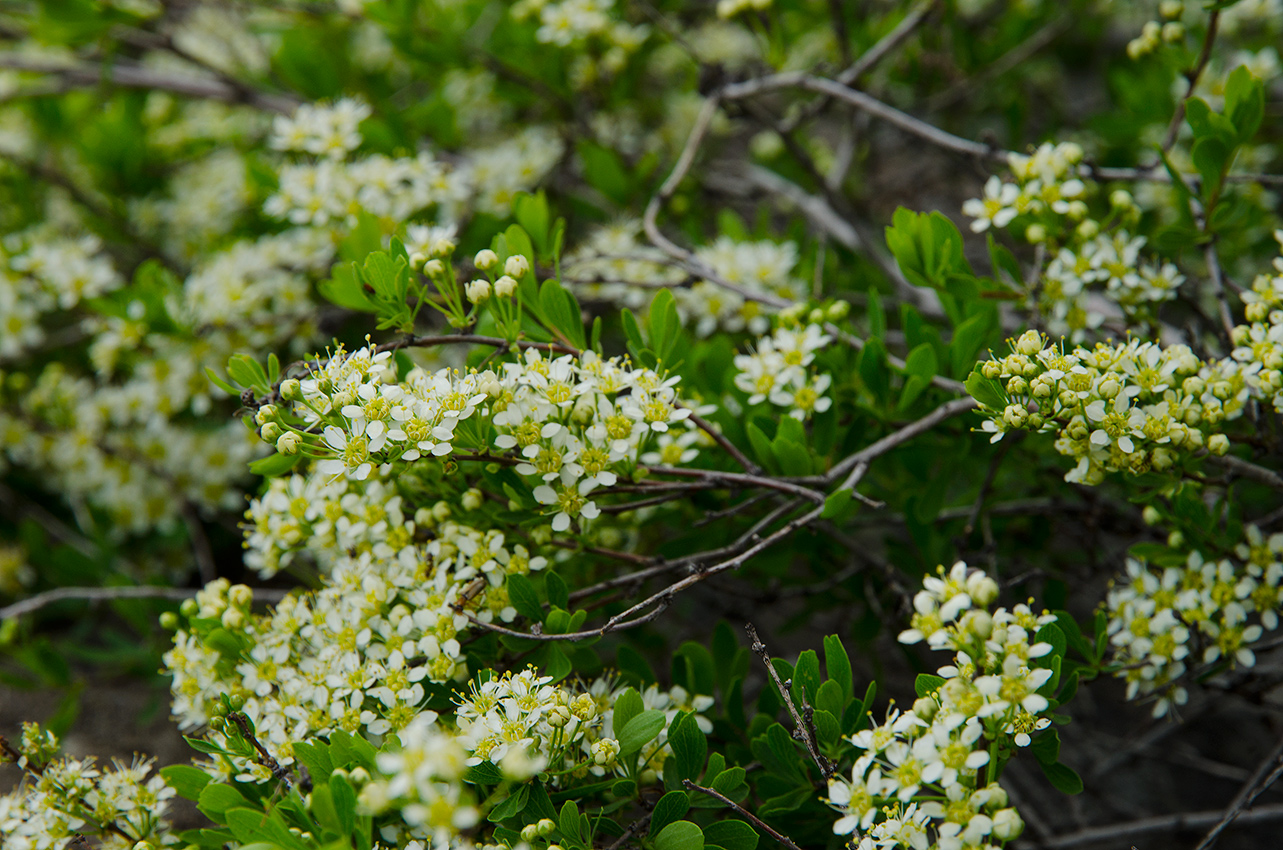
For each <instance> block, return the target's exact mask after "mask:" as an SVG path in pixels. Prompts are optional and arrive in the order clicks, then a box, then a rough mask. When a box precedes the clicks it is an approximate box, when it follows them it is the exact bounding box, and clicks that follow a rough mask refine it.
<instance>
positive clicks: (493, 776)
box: [295, 744, 503, 785]
mask: <svg viewBox="0 0 1283 850" xmlns="http://www.w3.org/2000/svg"><path fill="white" fill-rule="evenodd" d="M297 747H298V745H297V744H296V745H295V748H296V749H297ZM463 781H464V782H470V783H472V784H473V785H498V784H499V783H500V782H503V771H501V770H500V769H499V768H498V767H496V766H495V765H494V764H493V763H492V762H488V761H483V762H481V763H479V764H474V765H473V766H472V767H470V768H468V770H467V772H465V773H464V774H463Z"/></svg>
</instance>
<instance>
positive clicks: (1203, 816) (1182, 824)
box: [1026, 803, 1283, 850]
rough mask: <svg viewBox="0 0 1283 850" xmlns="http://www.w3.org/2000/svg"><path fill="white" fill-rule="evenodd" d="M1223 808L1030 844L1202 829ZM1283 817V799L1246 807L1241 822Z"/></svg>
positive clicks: (1050, 845)
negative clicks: (1256, 806) (1248, 808)
mask: <svg viewBox="0 0 1283 850" xmlns="http://www.w3.org/2000/svg"><path fill="white" fill-rule="evenodd" d="M1223 814H1224V813H1223V812H1221V811H1220V810H1214V811H1210V812H1183V813H1181V814H1175V815H1159V816H1158V817H1152V818H1142V819H1140V820H1134V821H1127V822H1126V823H1116V824H1108V825H1106V826H1093V827H1090V828H1088V829H1083V830H1079V831H1078V832H1071V833H1068V834H1067V835H1061V836H1058V837H1056V838H1052V839H1049V840H1047V841H1041V842H1030V843H1029V844H1028V845H1026V846H1030V847H1038V848H1042V850H1064V849H1065V848H1067V847H1079V846H1081V845H1083V844H1099V843H1101V842H1105V841H1112V842H1115V843H1117V842H1119V841H1122V840H1123V839H1128V838H1134V837H1136V836H1138V835H1146V834H1148V833H1151V832H1174V831H1176V830H1182V829H1202V828H1204V827H1207V826H1211V825H1212V824H1215V823H1216V822H1217V821H1219V820H1220V819H1221V817H1222V816H1223ZM1279 819H1283V803H1274V804H1271V805H1268V806H1261V807H1259V808H1256V809H1252V810H1251V811H1246V812H1244V813H1243V814H1242V815H1240V816H1239V818H1238V823H1240V824H1248V823H1265V822H1267V821H1272V820H1279Z"/></svg>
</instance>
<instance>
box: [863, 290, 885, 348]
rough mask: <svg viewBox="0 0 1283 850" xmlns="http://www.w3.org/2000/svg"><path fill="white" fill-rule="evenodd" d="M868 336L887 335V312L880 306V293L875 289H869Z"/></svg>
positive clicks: (883, 336)
mask: <svg viewBox="0 0 1283 850" xmlns="http://www.w3.org/2000/svg"><path fill="white" fill-rule="evenodd" d="M867 309H868V313H869V336H870V337H871V338H874V339H883V338H885V337H886V335H887V312H886V310H885V309H884V308H883V307H882V295H881V294H880V293H879V292H878V291H877V290H876V289H870V290H869V305H868V308H867Z"/></svg>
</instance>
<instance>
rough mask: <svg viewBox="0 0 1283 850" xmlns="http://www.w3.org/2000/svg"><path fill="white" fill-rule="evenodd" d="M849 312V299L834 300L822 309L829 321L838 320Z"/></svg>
mask: <svg viewBox="0 0 1283 850" xmlns="http://www.w3.org/2000/svg"><path fill="white" fill-rule="evenodd" d="M850 313H851V302H850V301H834V302H833V303H832V304H830V305H829V306H828V309H826V310H825V311H824V314H825V316H827V317H828V320H829V321H830V322H840V321H841V320H843V319H845V318H846V317H847V316H848V315H849V314H850Z"/></svg>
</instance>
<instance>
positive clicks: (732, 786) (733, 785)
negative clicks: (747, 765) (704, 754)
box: [709, 754, 748, 800]
mask: <svg viewBox="0 0 1283 850" xmlns="http://www.w3.org/2000/svg"><path fill="white" fill-rule="evenodd" d="M715 755H716V754H715ZM709 762H710V764H711V763H712V759H711V758H710V759H709ZM747 775H748V774H747V773H746V772H745V771H744V768H742V767H728V768H726V769H725V770H723V771H722V772H720V773H718V774H717V776H715V777H713V786H712V787H713V790H714V791H716V792H717V793H719V794H723V795H725V796H727V797H730V798H731V799H732V800H739V799H740V798H741V796H742V795H743V794H747V793H748V783H746V782H745V781H744V777H745V776H747ZM741 789H742V793H741Z"/></svg>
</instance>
